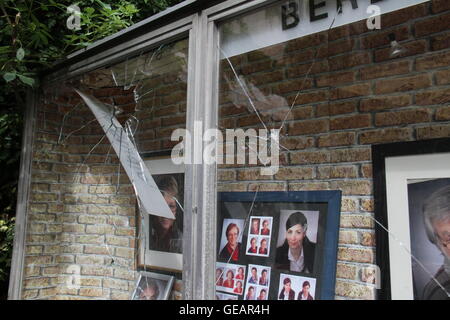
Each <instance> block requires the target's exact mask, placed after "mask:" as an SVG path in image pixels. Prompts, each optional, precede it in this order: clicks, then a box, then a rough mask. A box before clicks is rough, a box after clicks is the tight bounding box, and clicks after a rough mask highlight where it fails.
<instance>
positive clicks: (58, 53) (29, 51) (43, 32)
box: [0, 0, 181, 90]
mask: <svg viewBox="0 0 450 320" xmlns="http://www.w3.org/2000/svg"><path fill="white" fill-rule="evenodd" d="M179 2H181V0H153V1H151V0H108V1H107V2H106V1H101V0H79V1H76V0H63V1H55V0H45V1H40V0H0V9H1V15H3V18H2V20H0V75H1V76H2V78H3V80H4V81H5V82H6V83H7V84H8V88H9V87H10V86H11V87H12V89H13V90H17V89H18V88H22V87H24V86H33V85H35V84H36V83H37V79H36V78H37V74H38V73H39V71H40V70H42V69H45V68H46V67H48V66H50V65H51V64H52V63H53V62H55V61H56V60H58V59H62V58H63V57H64V56H66V55H67V54H69V53H71V52H73V51H75V50H78V49H80V48H84V47H86V46H88V45H89V44H91V43H93V42H95V41H96V40H99V39H102V38H105V37H106V36H108V35H111V34H114V33H116V32H117V31H119V30H122V29H124V28H126V27H129V26H131V25H132V24H133V23H134V22H137V21H139V20H142V19H144V18H146V17H148V16H150V15H152V14H155V13H157V12H159V11H161V10H164V9H165V8H167V7H168V6H171V5H174V4H177V3H179ZM72 5H76V6H78V7H79V8H80V13H81V14H80V16H79V17H80V22H81V23H80V28H79V29H78V30H77V29H74V30H71V29H69V28H68V25H67V22H68V20H69V19H71V18H73V17H74V16H76V15H75V14H74V13H73V12H71V11H69V10H68V7H69V6H72ZM32 79H34V80H32Z"/></svg>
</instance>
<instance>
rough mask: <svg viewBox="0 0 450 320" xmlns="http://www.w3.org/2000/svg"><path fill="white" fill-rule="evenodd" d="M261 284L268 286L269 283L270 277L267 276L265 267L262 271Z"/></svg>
mask: <svg viewBox="0 0 450 320" xmlns="http://www.w3.org/2000/svg"><path fill="white" fill-rule="evenodd" d="M259 284H260V285H261V286H268V285H269V279H268V278H267V269H263V270H262V271H261V277H259Z"/></svg>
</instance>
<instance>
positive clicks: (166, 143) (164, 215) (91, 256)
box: [23, 39, 188, 299]
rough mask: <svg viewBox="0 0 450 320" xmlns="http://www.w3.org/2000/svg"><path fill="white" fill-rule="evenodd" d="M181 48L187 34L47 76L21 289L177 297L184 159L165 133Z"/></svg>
mask: <svg viewBox="0 0 450 320" xmlns="http://www.w3.org/2000/svg"><path fill="white" fill-rule="evenodd" d="M187 59H188V40H187V39H184V40H180V41H176V42H173V43H169V44H165V45H161V46H160V47H158V48H155V49H153V50H152V51H149V52H143V53H141V54H139V55H138V56H136V57H130V58H128V59H126V60H125V61H122V62H120V63H118V64H115V65H113V66H111V67H107V68H102V69H98V70H95V71H92V72H89V73H87V74H83V75H81V76H79V77H76V78H74V79H71V80H68V81H64V82H62V83H52V84H50V85H48V86H47V87H46V88H45V91H44V93H43V95H42V97H43V98H42V101H41V102H40V104H39V107H38V121H37V126H36V136H35V142H34V145H33V150H34V155H33V168H32V193H31V198H30V211H29V226H28V232H27V244H26V245H27V246H26V270H25V286H24V291H23V297H24V298H29V299H43V298H52V299H91V298H94V299H181V297H182V294H183V283H182V277H181V276H182V273H181V270H182V268H181V266H182V247H183V246H182V245H183V203H184V166H176V165H174V164H173V163H172V161H170V150H171V148H172V146H173V145H174V142H172V141H170V136H171V133H172V131H174V130H176V129H180V128H185V125H186V92H187V83H186V79H187ZM149 213H151V214H149ZM174 218H175V219H174ZM142 272H144V273H142Z"/></svg>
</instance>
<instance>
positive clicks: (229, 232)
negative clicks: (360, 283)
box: [216, 191, 341, 300]
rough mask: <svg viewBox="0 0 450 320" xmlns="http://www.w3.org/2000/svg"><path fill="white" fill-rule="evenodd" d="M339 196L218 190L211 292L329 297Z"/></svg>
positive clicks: (331, 193) (278, 297)
mask: <svg viewBox="0 0 450 320" xmlns="http://www.w3.org/2000/svg"><path fill="white" fill-rule="evenodd" d="M340 197H341V196H340V192H339V191H304V192H260V193H258V194H257V195H256V197H255V193H251V192H244V193H238V192H234V193H221V194H220V196H219V204H218V223H217V264H216V292H217V297H216V298H217V299H221V298H226V299H230V295H233V299H238V300H316V299H333V298H334V282H335V272H336V252H337V236H338V229H339V225H338V222H339V208H340ZM253 199H254V200H255V201H254V202H253ZM330 275H331V277H330ZM223 293H225V294H226V295H223Z"/></svg>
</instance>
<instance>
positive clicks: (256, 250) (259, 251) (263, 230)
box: [245, 216, 273, 257]
mask: <svg viewBox="0 0 450 320" xmlns="http://www.w3.org/2000/svg"><path fill="white" fill-rule="evenodd" d="M272 221H273V218H272V217H257V216H251V217H250V224H249V227H248V237H247V248H246V251H245V252H246V254H247V255H249V256H259V257H268V256H269V253H270V239H271V235H272V231H271V230H272Z"/></svg>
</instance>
